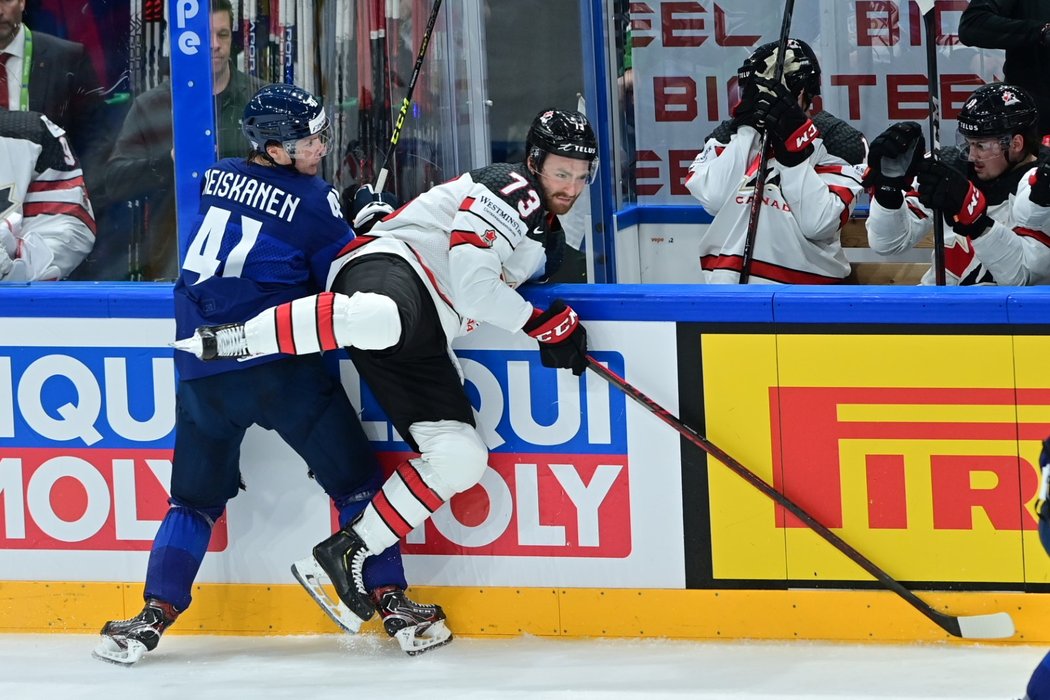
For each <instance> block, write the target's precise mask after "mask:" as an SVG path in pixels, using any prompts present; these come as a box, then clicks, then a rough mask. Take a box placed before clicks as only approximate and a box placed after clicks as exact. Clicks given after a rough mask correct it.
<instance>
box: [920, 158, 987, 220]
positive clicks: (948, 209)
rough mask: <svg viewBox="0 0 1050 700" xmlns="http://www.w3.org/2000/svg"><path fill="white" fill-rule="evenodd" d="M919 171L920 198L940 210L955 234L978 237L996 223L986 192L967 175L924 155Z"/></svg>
mask: <svg viewBox="0 0 1050 700" xmlns="http://www.w3.org/2000/svg"><path fill="white" fill-rule="evenodd" d="M917 171H918V178H919V201H920V202H922V203H923V204H924V205H926V206H927V207H929V208H930V209H937V210H939V211H940V212H941V213H942V214H943V215H944V219H945V221H947V222H948V225H949V226H951V227H952V230H953V231H955V233H958V234H959V235H962V236H966V237H967V238H977V237H978V236H980V235H981V234H983V233H984V232H985V231H987V230H988V228H989V227H990V226H991V225H992V223H993V222H992V220H991V218H989V216H988V214H987V209H988V202H987V201H986V200H985V198H984V193H983V192H981V191H980V190H979V189H977V188H976V187H975V186H974V184H973V183H972V182H970V181H969V180H968V179H967V178H966V176H965V175H963V174H962V173H960V172H959V171H957V170H954V169H953V168H951V167H949V166H947V165H945V164H944V163H943V162H942V161H939V160H933V159H932V158H923V160H922V162H921V163H920V164H919V166H918V168H917Z"/></svg>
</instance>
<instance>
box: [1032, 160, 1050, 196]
mask: <svg viewBox="0 0 1050 700" xmlns="http://www.w3.org/2000/svg"><path fill="white" fill-rule="evenodd" d="M1028 184H1029V185H1031V187H1032V189H1031V191H1030V192H1029V193H1028V199H1030V200H1031V201H1032V204H1035V205H1038V206H1040V207H1050V161H1045V160H1044V161H1043V163H1042V164H1041V165H1040V166H1039V167H1038V168H1036V170H1035V172H1034V173H1032V174H1031V175H1029V176H1028Z"/></svg>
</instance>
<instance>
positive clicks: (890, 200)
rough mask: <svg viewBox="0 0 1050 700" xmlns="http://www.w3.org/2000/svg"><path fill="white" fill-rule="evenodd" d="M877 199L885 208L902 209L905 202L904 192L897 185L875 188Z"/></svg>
mask: <svg viewBox="0 0 1050 700" xmlns="http://www.w3.org/2000/svg"><path fill="white" fill-rule="evenodd" d="M875 201H876V202H878V203H879V206H881V207H882V208H883V209H900V208H901V205H902V204H904V192H903V191H902V190H899V189H897V188H896V187H879V188H877V189H876V190H875Z"/></svg>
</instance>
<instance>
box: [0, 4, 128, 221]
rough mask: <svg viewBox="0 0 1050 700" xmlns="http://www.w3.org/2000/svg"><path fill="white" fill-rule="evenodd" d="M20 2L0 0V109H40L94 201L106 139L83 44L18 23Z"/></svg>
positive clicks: (96, 85) (98, 190) (97, 90)
mask: <svg viewBox="0 0 1050 700" xmlns="http://www.w3.org/2000/svg"><path fill="white" fill-rule="evenodd" d="M24 11H25V0H0V109H9V110H19V111H26V110H32V111H34V112H41V113H43V114H45V115H47V117H48V119H50V120H51V121H53V122H55V123H56V124H58V125H59V126H61V127H62V128H63V129H65V130H66V133H67V134H68V135H69V139H70V141H71V142H72V144H73V150H74V151H75V152H76V153H77V154H78V155H79V156H80V160H81V164H82V166H83V169H84V178H85V180H87V184H88V191H89V192H90V193H91V195H92V201H94V202H96V205H98V204H100V202H98V201H97V200H98V199H99V198H100V195H101V187H102V168H103V165H104V163H105V158H106V155H107V153H106V151H107V150H108V140H107V136H106V133H105V124H104V123H103V120H102V118H101V117H102V114H101V108H102V106H103V102H102V89H101V87H100V85H99V80H98V76H97V75H96V73H95V69H94V67H93V66H92V65H91V60H90V58H89V57H88V55H87V53H86V52H85V50H84V46H83V44H78V43H76V42H73V41H66V40H65V39H59V38H58V37H55V36H51V35H50V34H45V33H43V32H34V31H30V29H29V27H27V26H25V24H24V23H23V22H22V13H23V12H24Z"/></svg>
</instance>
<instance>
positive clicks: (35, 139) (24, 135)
mask: <svg viewBox="0 0 1050 700" xmlns="http://www.w3.org/2000/svg"><path fill="white" fill-rule="evenodd" d="M45 119H46V117H44V116H43V115H42V114H40V113H39V112H10V111H6V110H0V136H2V137H4V138H9V139H18V140H22V141H29V142H31V143H35V144H37V145H39V146H40V147H41V148H42V149H43V150H42V151H41V153H40V157H39V158H37V160H36V172H38V173H42V172H44V171H45V170H47V169H48V168H54V169H55V170H71V169H72V168H75V167H76V165H75V164H70V163H69V162H67V155H66V150H67V149H68V143H67V147H66V148H63V147H62V143H61V142H60V141H59V135H62V134H63V133H64V132H63V131H62V129H61V128H60V127H58V126H55V125H54V124H53V123H52V122H49V121H45ZM56 133H57V135H56ZM70 155H72V152H70Z"/></svg>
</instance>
